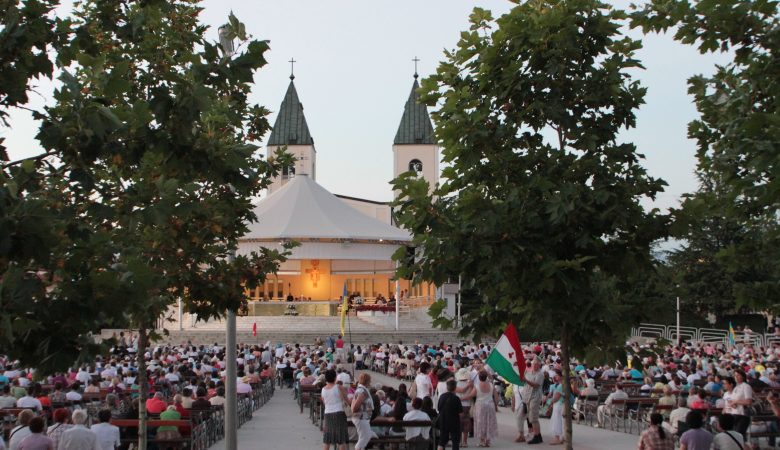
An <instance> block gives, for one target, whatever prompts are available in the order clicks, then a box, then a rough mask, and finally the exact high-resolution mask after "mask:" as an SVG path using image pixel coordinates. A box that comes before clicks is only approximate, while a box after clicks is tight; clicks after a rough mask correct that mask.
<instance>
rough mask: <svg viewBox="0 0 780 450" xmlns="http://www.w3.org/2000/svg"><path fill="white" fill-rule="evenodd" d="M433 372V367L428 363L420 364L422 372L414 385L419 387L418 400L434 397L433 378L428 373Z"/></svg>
mask: <svg viewBox="0 0 780 450" xmlns="http://www.w3.org/2000/svg"><path fill="white" fill-rule="evenodd" d="M430 370H431V365H430V364H428V362H423V363H422V364H420V372H419V373H418V374H417V377H416V378H415V379H414V383H415V384H416V385H417V398H419V399H423V398H425V397H433V395H432V392H433V383H431V377H430V376H429V375H428V372H430Z"/></svg>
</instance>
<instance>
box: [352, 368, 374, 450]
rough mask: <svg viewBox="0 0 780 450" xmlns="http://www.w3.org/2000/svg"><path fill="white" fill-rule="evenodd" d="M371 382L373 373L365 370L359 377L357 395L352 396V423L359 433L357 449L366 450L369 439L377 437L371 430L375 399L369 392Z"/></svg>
mask: <svg viewBox="0 0 780 450" xmlns="http://www.w3.org/2000/svg"><path fill="white" fill-rule="evenodd" d="M370 384H371V375H369V374H368V372H363V373H361V374H360V376H359V377H358V387H357V389H356V390H355V395H354V396H353V397H352V423H354V424H355V429H356V430H357V433H358V441H357V443H355V450H365V448H366V446H367V445H368V441H370V440H371V438H372V437H376V433H374V432H373V431H371V415H372V414H373V412H374V407H375V405H374V400H373V399H372V398H371V393H370V392H368V385H370Z"/></svg>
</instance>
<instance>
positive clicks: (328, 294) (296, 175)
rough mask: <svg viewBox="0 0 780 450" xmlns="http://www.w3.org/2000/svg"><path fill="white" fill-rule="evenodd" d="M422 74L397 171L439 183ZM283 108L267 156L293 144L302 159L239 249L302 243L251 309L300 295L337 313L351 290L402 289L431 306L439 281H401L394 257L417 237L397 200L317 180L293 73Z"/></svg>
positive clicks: (399, 135)
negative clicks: (398, 212)
mask: <svg viewBox="0 0 780 450" xmlns="http://www.w3.org/2000/svg"><path fill="white" fill-rule="evenodd" d="M417 78H418V75H417V73H415V74H414V82H413V83H412V88H411V92H410V93H409V97H408V99H407V100H406V104H405V106H404V109H403V115H402V117H401V122H400V124H399V126H398V131H397V132H396V135H395V139H394V140H393V143H392V152H393V174H392V175H393V178H395V177H397V176H398V175H400V174H402V173H404V172H407V171H414V172H416V173H417V174H418V176H422V177H425V179H427V180H428V181H429V182H430V184H431V186H434V185H435V184H436V183H437V182H438V181H439V148H438V146H437V145H436V143H435V139H434V136H433V126H432V124H431V119H430V116H429V115H428V110H427V108H426V106H425V105H422V104H420V103H419V101H418V94H417V89H418V88H419V83H418V81H417ZM399 103H400V102H399ZM278 111H279V112H278V114H277V117H276V120H275V122H274V126H273V129H272V132H271V136H270V138H269V140H268V143H267V148H266V151H267V153H266V156H267V157H269V156H271V155H273V154H274V152H276V150H277V149H279V148H280V147H285V146H286V148H287V152H288V153H290V154H292V155H294V156H295V158H296V162H295V164H294V166H292V167H288V168H286V169H284V170H283V172H282V173H281V174H280V175H279V176H278V177H276V178H275V179H274V180H272V183H271V185H270V186H269V189H268V194H267V196H266V197H264V198H263V199H262V200H261V201H260V202H259V203H258V204H257V206H256V207H255V214H256V215H257V217H258V221H257V222H256V223H252V224H249V232H248V233H247V234H246V235H245V236H244V237H243V238H242V239H241V240H240V241H239V248H238V252H239V254H245V253H248V252H250V251H252V250H254V249H257V248H259V247H266V248H271V249H281V248H282V245H283V244H284V243H285V242H286V241H295V242H298V243H299V244H300V245H299V246H298V247H296V248H295V249H293V250H292V255H291V256H290V257H289V259H288V260H287V261H286V262H284V263H282V265H281V267H280V270H279V271H278V273H277V274H275V275H274V276H270V277H269V279H268V280H267V281H266V283H265V284H264V285H263V286H258V288H257V289H255V290H253V291H251V292H250V291H247V292H246V294H247V298H248V300H249V311H250V314H252V312H254V313H255V314H264V313H263V312H262V311H263V310H264V309H266V308H262V306H263V305H262V303H263V302H272V301H282V300H284V299H286V298H288V297H289V296H292V297H293V298H295V299H296V300H302V301H306V302H309V303H310V305H309V306H310V307H309V308H306V309H305V311H306V312H305V314H307V315H329V314H328V313H327V311H328V310H330V312H331V313H332V312H333V304H332V303H331V302H333V301H336V300H338V299H339V297H340V296H341V295H342V294H343V293H344V291H345V290H346V292H348V293H349V294H354V293H357V294H360V295H361V296H362V297H363V298H365V299H368V300H369V301H371V300H373V299H375V298H376V297H377V296H379V295H380V294H381V295H382V296H384V297H385V298H390V297H391V296H395V295H396V293H397V292H398V293H400V294H401V297H402V298H403V300H404V302H406V303H410V304H414V305H428V304H430V303H431V302H432V301H433V300H434V297H435V295H436V292H435V286H434V285H431V284H421V285H416V286H414V285H412V284H411V282H410V281H408V280H394V279H393V274H394V272H395V262H394V261H393V260H392V255H393V254H394V253H395V252H396V251H397V250H399V249H400V248H403V249H405V248H406V247H407V246H408V245H409V244H410V243H411V239H412V237H411V235H410V234H409V232H407V231H406V230H403V229H401V228H398V227H397V226H395V225H394V224H393V214H392V210H391V206H390V204H389V203H388V202H379V201H374V200H371V199H365V198H358V197H353V196H346V195H338V194H334V193H331V192H329V191H328V190H327V189H325V188H324V187H322V186H321V185H319V184H318V183H317V149H316V147H315V145H314V137H313V136H312V135H311V133H310V132H309V127H308V125H307V122H306V117H305V115H304V110H303V104H302V103H301V100H300V98H299V96H298V92H297V90H296V88H295V76H293V75H291V76H290V84H289V86H288V88H287V92H286V93H285V95H284V99H283V100H282V103H281V106H280V107H279V110H278ZM387 181H388V182H389V181H390V180H389V179H388V180H387ZM329 303H330V304H329ZM317 308H320V309H319V310H318V309H317ZM298 309H299V310H300V309H301V308H300V307H299V308H298Z"/></svg>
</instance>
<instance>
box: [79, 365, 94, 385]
mask: <svg viewBox="0 0 780 450" xmlns="http://www.w3.org/2000/svg"><path fill="white" fill-rule="evenodd" d="M91 379H92V377H91V376H90V375H89V372H87V368H86V367H81V369H79V371H78V373H77V374H76V380H77V381H79V382H80V383H81V384H89V382H90V380H91Z"/></svg>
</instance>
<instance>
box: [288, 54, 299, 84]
mask: <svg viewBox="0 0 780 450" xmlns="http://www.w3.org/2000/svg"><path fill="white" fill-rule="evenodd" d="M287 62H288V63H290V79H291V80H294V79H295V63H297V62H298V61H296V60H295V58H290V60H289V61H287Z"/></svg>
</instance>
